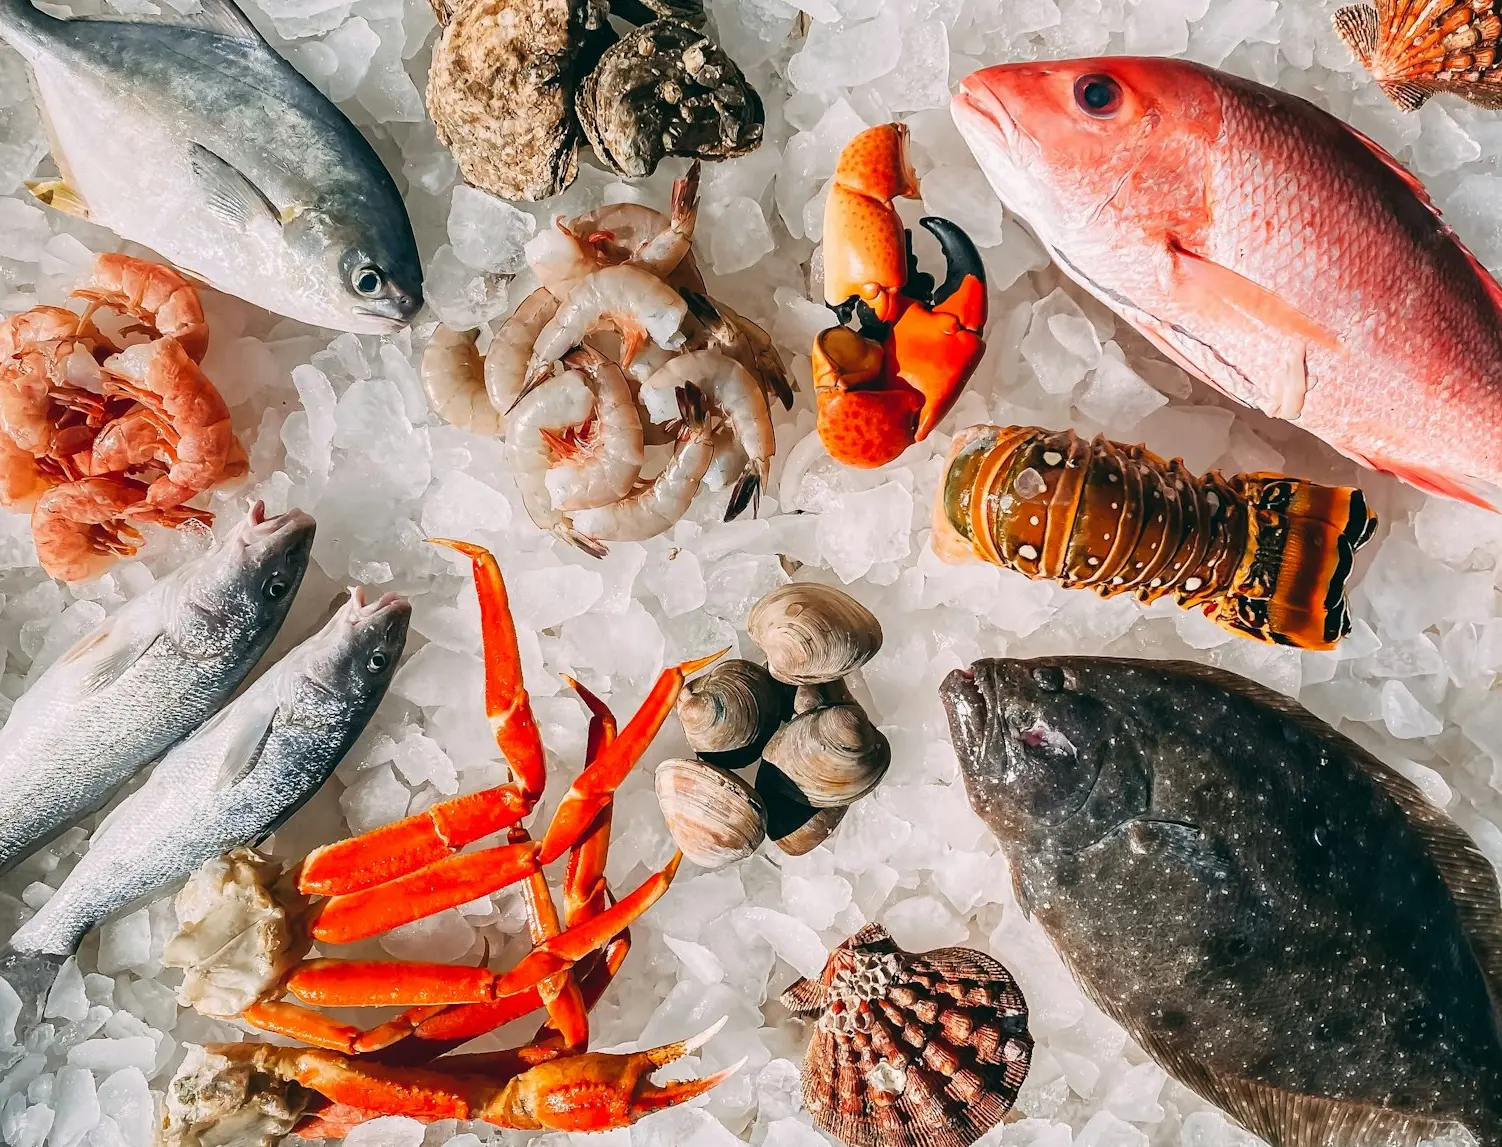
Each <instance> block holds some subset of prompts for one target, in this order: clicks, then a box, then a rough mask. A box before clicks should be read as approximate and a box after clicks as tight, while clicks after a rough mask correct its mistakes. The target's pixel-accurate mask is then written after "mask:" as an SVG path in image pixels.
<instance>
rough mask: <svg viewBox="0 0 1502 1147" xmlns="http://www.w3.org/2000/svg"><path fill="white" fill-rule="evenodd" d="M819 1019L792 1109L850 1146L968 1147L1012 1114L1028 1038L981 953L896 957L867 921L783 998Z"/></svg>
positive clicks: (1020, 1014) (1015, 1000)
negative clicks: (798, 1101)
mask: <svg viewBox="0 0 1502 1147" xmlns="http://www.w3.org/2000/svg"><path fill="white" fill-rule="evenodd" d="M782 1003H783V1005H784V1006H785V1007H787V1008H788V1009H789V1010H790V1011H793V1012H795V1013H802V1014H813V1013H817V1014H818V1017H819V1018H818V1022H817V1024H816V1026H815V1029H814V1035H813V1039H812V1040H811V1041H810V1043H809V1045H808V1051H807V1052H806V1053H805V1055H804V1058H803V1103H804V1106H805V1107H807V1108H808V1111H809V1113H810V1114H811V1115H812V1116H813V1119H814V1122H815V1123H817V1124H818V1125H819V1126H820V1127H822V1128H823V1129H824V1130H825V1131H827V1132H829V1133H830V1134H831V1135H834V1136H836V1137H837V1138H839V1139H841V1140H842V1141H844V1142H845V1143H848V1144H850V1147H969V1144H971V1143H974V1142H975V1141H976V1140H977V1139H979V1138H980V1137H981V1136H982V1135H984V1134H985V1133H986V1132H987V1131H989V1130H990V1129H991V1128H992V1127H994V1126H996V1124H997V1123H999V1122H1001V1119H1002V1117H1003V1116H1005V1115H1006V1113H1007V1112H1008V1111H1010V1110H1011V1109H1012V1104H1013V1103H1015V1102H1016V1100H1017V1092H1018V1089H1019V1088H1021V1086H1022V1081H1023V1080H1024V1079H1025V1078H1026V1077H1027V1069H1028V1065H1029V1063H1030V1062H1031V1060H1032V1053H1033V1040H1032V1037H1031V1036H1030V1035H1029V1034H1028V1030H1027V1002H1026V1001H1025V1000H1024V999H1023V998H1022V992H1021V990H1020V989H1019V988H1018V987H1017V982H1016V981H1015V980H1013V979H1012V976H1011V973H1010V972H1008V971H1007V970H1006V969H1005V968H1004V967H1002V966H1001V965H1000V964H998V963H997V962H996V961H995V960H993V959H991V958H990V957H989V956H986V955H984V954H982V953H980V952H974V951H971V950H970V949H968V948H939V949H937V950H935V951H932V952H921V953H913V952H904V951H903V950H902V949H901V948H899V947H897V945H896V944H895V943H893V942H892V937H891V936H890V935H888V933H887V930H886V929H885V928H883V927H882V926H881V925H879V924H868V925H866V926H865V927H864V928H862V929H861V930H860V931H859V932H857V933H856V934H855V935H854V936H852V937H850V939H848V940H846V941H845V942H844V943H843V944H841V945H840V946H839V947H838V948H836V949H835V950H834V951H833V952H832V953H830V956H829V961H828V963H826V964H825V965H824V972H823V974H822V975H820V977H819V978H818V979H816V980H811V979H802V980H799V981H798V982H797V983H795V984H794V985H793V986H792V987H790V988H789V989H788V990H787V991H786V992H784V993H783V995H782Z"/></svg>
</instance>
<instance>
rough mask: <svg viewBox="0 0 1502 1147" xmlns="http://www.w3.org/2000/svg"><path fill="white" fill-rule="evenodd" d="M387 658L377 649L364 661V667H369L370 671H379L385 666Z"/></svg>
mask: <svg viewBox="0 0 1502 1147" xmlns="http://www.w3.org/2000/svg"><path fill="white" fill-rule="evenodd" d="M389 660H390V658H388V657H387V656H386V655H385V654H384V653H382V652H381V651H380V650H379V649H377V650H376V651H375V652H374V653H372V654H371V655H370V660H369V661H367V662H366V663H365V668H367V669H369V670H370V671H371V672H372V673H379V672H380V671H381V670H382V669H385V668H386V665H387V663H388V661H389Z"/></svg>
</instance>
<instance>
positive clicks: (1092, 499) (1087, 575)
mask: <svg viewBox="0 0 1502 1147" xmlns="http://www.w3.org/2000/svg"><path fill="white" fill-rule="evenodd" d="M1376 528H1377V519H1376V518H1375V517H1374V516H1373V515H1372V514H1371V513H1370V512H1369V511H1368V510H1367V508H1366V500H1365V498H1364V497H1363V496H1362V493H1361V491H1360V490H1357V489H1354V488H1351V487H1341V486H1321V485H1319V484H1318V483H1315V482H1305V481H1301V480H1300V479H1298V478H1289V477H1287V476H1286V475H1283V474H1236V475H1233V476H1232V477H1230V478H1225V477H1222V476H1221V475H1220V474H1218V473H1216V472H1215V471H1213V470H1212V471H1211V472H1210V473H1208V474H1206V475H1204V476H1203V477H1196V476H1195V475H1193V474H1190V473H1189V472H1188V471H1186V470H1185V469H1184V466H1183V464H1182V463H1181V462H1179V461H1178V459H1175V460H1174V461H1172V462H1165V461H1163V459H1161V458H1159V457H1158V456H1157V455H1155V454H1152V453H1150V452H1149V451H1147V450H1146V449H1144V448H1143V447H1141V446H1125V445H1122V444H1121V443H1117V442H1111V441H1109V440H1108V439H1106V438H1104V437H1097V438H1095V439H1094V440H1092V441H1086V440H1085V439H1083V438H1081V437H1080V436H1079V435H1078V434H1075V433H1074V431H1072V430H1063V431H1050V430H1043V429H1040V428H1039V427H1036V426H1005V427H1003V426H972V427H969V428H967V429H965V430H963V431H961V432H960V433H959V434H957V435H955V437H954V441H953V443H952V444H951V445H950V448H949V457H948V459H947V461H946V464H945V474H944V481H943V485H942V486H941V487H940V493H939V498H938V501H937V502H936V503H935V505H934V532H933V546H934V550H935V552H937V553H938V554H939V556H940V557H944V558H947V559H948V560H950V561H961V560H964V559H965V558H967V557H968V558H977V557H978V558H982V559H984V560H986V561H989V562H993V563H994V564H996V565H999V566H1005V567H1006V568H1008V569H1013V570H1016V571H1017V572H1018V573H1022V574H1026V575H1027V576H1028V577H1032V578H1048V579H1050V580H1054V581H1057V582H1058V583H1059V584H1060V585H1063V586H1066V587H1068V588H1070V589H1075V588H1081V589H1092V590H1094V591H1095V592H1096V593H1098V594H1100V595H1101V596H1103V597H1114V596H1116V595H1117V594H1123V593H1130V594H1133V595H1135V596H1136V597H1137V599H1138V600H1139V601H1143V602H1151V601H1156V600H1157V599H1158V598H1160V597H1168V596H1169V595H1172V596H1173V597H1174V598H1175V600H1176V601H1177V602H1178V604H1179V605H1181V606H1182V607H1184V608H1185V609H1198V610H1200V611H1201V612H1202V613H1204V615H1205V616H1206V617H1208V618H1210V620H1211V621H1214V622H1215V623H1216V624H1217V625H1221V626H1224V627H1225V628H1226V629H1229V630H1231V631H1232V632H1233V633H1240V634H1244V635H1246V636H1248V637H1255V638H1257V639H1259V640H1262V641H1275V642H1278V643H1279V644H1282V645H1296V646H1299V647H1300V648H1303V649H1330V648H1332V647H1334V646H1335V644H1336V643H1337V642H1339V641H1340V639H1341V638H1342V637H1344V636H1345V635H1346V634H1347V633H1349V632H1350V629H1351V622H1350V618H1349V617H1348V616H1347V611H1346V597H1345V586H1346V578H1347V577H1348V576H1349V574H1350V572H1351V563H1352V559H1353V558H1354V557H1355V554H1356V551H1357V550H1359V549H1360V548H1361V547H1362V546H1363V545H1364V544H1365V543H1366V541H1367V540H1368V539H1369V538H1370V537H1371V536H1372V532H1373V531H1374V530H1375V529H1376Z"/></svg>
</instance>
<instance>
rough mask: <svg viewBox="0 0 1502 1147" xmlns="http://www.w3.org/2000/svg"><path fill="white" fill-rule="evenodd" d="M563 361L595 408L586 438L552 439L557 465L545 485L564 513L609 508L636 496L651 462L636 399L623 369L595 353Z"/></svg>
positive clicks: (580, 434) (577, 354)
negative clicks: (644, 466) (587, 391)
mask: <svg viewBox="0 0 1502 1147" xmlns="http://www.w3.org/2000/svg"><path fill="white" fill-rule="evenodd" d="M563 361H564V365H565V366H568V367H569V368H570V369H572V370H577V371H580V372H582V374H583V376H584V378H585V379H586V380H587V381H588V384H589V387H590V390H592V391H593V392H594V408H593V410H592V411H591V412H590V415H589V417H588V419H587V421H586V423H585V426H584V428H583V430H582V432H580V431H578V430H577V428H576V430H575V431H573V432H571V433H570V434H569V435H567V436H564V437H562V438H557V439H553V438H550V439H549V445H550V446H552V448H553V453H554V455H555V458H556V461H555V463H554V465H553V467H552V468H551V469H550V470H549V471H548V473H547V477H546V479H545V480H546V482H547V487H548V493H549V494H550V495H551V497H552V502H553V505H554V506H556V507H557V508H558V509H560V510H565V511H567V510H583V509H587V508H589V507H591V506H604V505H608V504H609V503H611V502H616V501H619V500H620V499H621V498H623V497H625V496H626V495H627V494H629V493H630V492H631V488H632V487H633V486H634V485H635V484H636V480H637V478H639V477H640V476H641V468H642V463H643V462H644V461H645V460H646V453H645V447H644V443H643V439H642V425H641V415H640V413H639V412H638V411H637V409H636V396H635V395H633V394H632V393H631V386H630V384H629V383H628V382H627V381H626V376H625V374H624V373H622V371H621V368H620V367H619V366H617V365H616V364H615V363H613V362H611V361H610V360H609V359H608V358H606V357H605V356H604V355H602V354H600V353H599V352H598V351H596V350H593V349H592V348H589V347H583V348H581V349H579V350H577V351H573V352H572V353H570V354H569V355H567V356H565V358H564V360H563Z"/></svg>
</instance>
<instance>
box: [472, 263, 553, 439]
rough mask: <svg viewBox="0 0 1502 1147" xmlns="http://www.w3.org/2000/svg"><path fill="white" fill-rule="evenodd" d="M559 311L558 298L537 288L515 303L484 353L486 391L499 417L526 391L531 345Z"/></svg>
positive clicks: (543, 289)
mask: <svg viewBox="0 0 1502 1147" xmlns="http://www.w3.org/2000/svg"><path fill="white" fill-rule="evenodd" d="M557 311H558V300H557V298H555V297H554V296H553V295H552V294H550V293H549V292H548V290H547V288H546V287H538V288H537V290H535V291H533V292H532V293H531V294H530V295H528V296H527V297H526V298H525V299H523V300H522V301H521V303H520V304H519V305H518V306H517V308H516V310H515V311H513V312H512V313H511V316H510V317H509V318H508V319H507V320H506V321H505V322H504V323H502V324H501V329H500V330H499V331H497V332H496V334H495V337H494V338H493V339H491V340H490V349H489V350H487V351H486V352H485V393H486V394H488V395H490V404H491V405H492V406H494V407H495V408H496V410H498V411H499V412H500V413H501V415H502V417H503V418H504V416H505V415H506V413H507V412H508V411H509V410H510V409H511V408H512V407H513V406H515V405H516V400H517V399H518V398H520V397H521V395H522V393H523V392H524V391H525V390H526V382H527V364H528V362H530V361H531V357H532V344H533V343H535V342H536V341H537V336H538V335H540V334H541V333H542V330H543V328H544V327H546V326H547V325H548V322H549V320H550V319H552V317H553V316H554V315H555V314H556V313H557Z"/></svg>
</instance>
